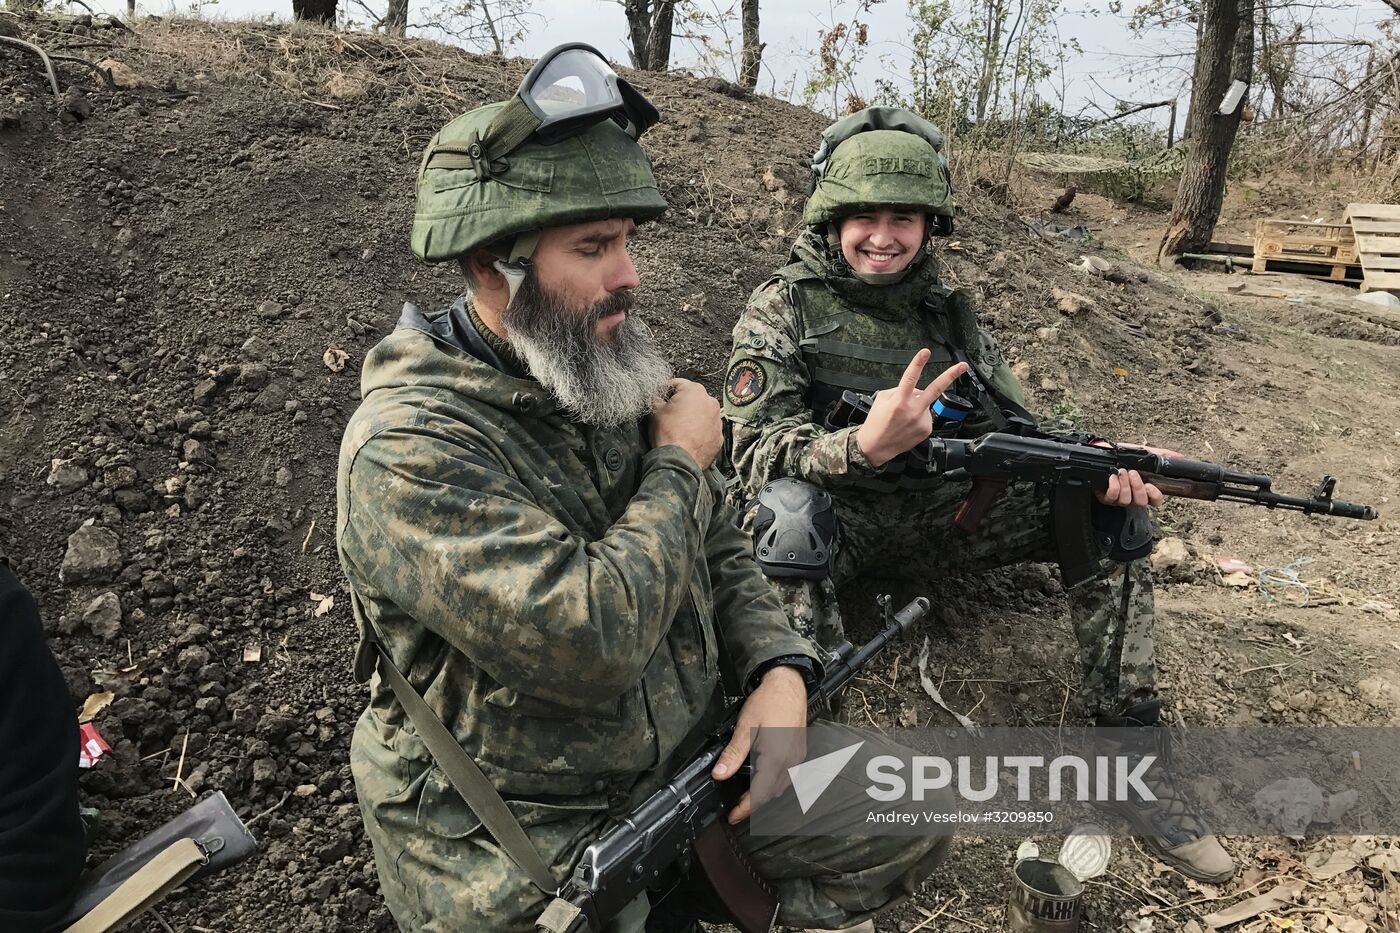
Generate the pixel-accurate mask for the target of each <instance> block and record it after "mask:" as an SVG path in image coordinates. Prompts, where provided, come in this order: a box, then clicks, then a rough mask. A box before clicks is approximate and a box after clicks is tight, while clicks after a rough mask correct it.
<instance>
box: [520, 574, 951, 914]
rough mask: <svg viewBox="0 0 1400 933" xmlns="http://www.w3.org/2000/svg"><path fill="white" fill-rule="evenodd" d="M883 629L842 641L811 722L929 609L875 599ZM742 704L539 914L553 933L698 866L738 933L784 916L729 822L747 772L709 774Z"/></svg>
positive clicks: (816, 696) (586, 856)
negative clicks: (858, 640) (858, 641)
mask: <svg viewBox="0 0 1400 933" xmlns="http://www.w3.org/2000/svg"><path fill="white" fill-rule="evenodd" d="M877 603H878V604H879V606H880V608H881V609H882V611H883V612H884V617H885V627H884V628H883V629H882V630H881V631H880V632H879V633H878V634H876V636H875V637H874V638H872V639H871V640H870V641H868V642H866V643H865V644H864V645H862V646H861V647H859V648H855V647H853V646H852V645H851V644H850V643H849V642H844V643H842V644H841V646H840V647H838V648H836V649H835V650H834V651H832V652H831V655H830V657H828V658H827V660H826V664H825V674H824V676H823V677H822V681H821V683H820V684H819V685H818V686H817V687H815V688H814V689H813V690H812V693H811V696H810V697H809V700H808V706H807V710H808V716H809V718H815V717H817V716H818V715H820V714H821V713H823V712H825V711H826V710H828V709H829V708H830V703H831V701H832V699H833V698H834V697H835V696H836V695H837V694H838V693H840V691H841V688H843V687H844V686H845V685H846V684H847V683H848V682H849V681H850V680H851V679H852V678H853V677H855V676H856V674H858V673H860V671H861V670H862V669H864V667H865V665H866V664H867V663H869V661H870V659H871V658H873V657H874V656H875V655H877V654H879V653H880V652H881V651H883V650H884V648H885V646H886V645H887V644H889V642H891V641H892V640H894V639H895V638H898V637H899V636H901V635H903V634H904V633H905V632H907V631H909V629H910V628H911V627H913V625H914V623H915V622H917V621H919V619H921V618H923V616H924V614H925V613H926V612H928V608H929V604H928V600H927V599H924V598H923V597H922V596H920V597H918V598H917V599H915V600H914V601H913V602H911V603H909V605H907V606H905V607H904V608H903V609H901V610H899V611H898V612H893V611H892V607H891V603H890V598H889V597H888V596H882V597H880V599H878V600H877ZM737 719H738V706H736V707H735V708H734V709H732V710H730V712H729V715H728V716H726V718H725V720H724V723H723V725H722V726H720V728H719V729H717V730H716V731H715V733H714V735H713V736H712V737H711V738H709V739H708V740H707V741H706V743H705V745H704V747H703V748H702V749H701V750H700V752H699V753H698V754H697V755H696V756H695V757H694V758H692V759H691V760H690V762H689V763H687V764H686V765H685V766H684V767H683V768H681V769H680V771H679V773H677V774H676V776H675V777H674V778H672V779H671V781H670V782H669V783H667V784H666V786H665V787H663V788H661V789H660V790H658V791H656V792H655V793H654V794H652V795H651V796H650V797H648V798H647V799H646V800H645V801H644V802H643V803H642V804H641V805H640V806H638V807H637V808H636V809H635V810H633V811H632V812H631V813H628V814H627V815H626V816H625V817H623V818H622V819H621V820H620V821H618V823H617V824H616V825H615V826H613V827H612V828H611V829H609V830H608V831H607V832H605V833H604V834H603V835H602V836H600V837H599V838H598V840H597V841H596V842H594V843H593V844H592V845H590V846H589V847H588V848H587V849H585V850H584V852H583V857H582V858H581V859H580V860H579V863H578V865H577V867H575V869H574V874H573V877H572V878H571V879H570V880H569V881H568V882H567V883H566V884H565V885H564V887H563V888H562V889H560V891H559V896H558V897H557V898H556V899H555V900H554V901H553V902H552V903H551V904H550V905H549V907H548V908H547V909H546V910H545V912H544V914H543V915H541V917H540V920H539V923H538V926H537V929H538V930H540V931H547V933H600V931H601V930H602V929H603V928H604V927H605V926H607V924H608V922H609V921H610V920H612V919H613V918H614V917H616V916H617V915H618V914H619V913H620V912H621V911H622V909H623V908H624V907H626V906H627V905H628V904H629V903H631V902H632V901H633V900H634V899H635V898H636V897H637V895H639V894H641V893H642V892H643V891H649V890H650V891H652V892H655V890H656V886H658V885H660V884H663V883H664V880H665V879H668V878H674V879H676V880H679V878H680V877H682V876H683V875H684V874H685V873H687V872H688V871H689V870H690V868H691V867H692V865H694V864H698V865H699V867H700V869H701V871H703V872H704V873H705V877H706V878H707V879H709V882H710V885H711V887H713V888H714V890H715V893H716V894H717V895H718V896H719V899H720V900H721V901H722V902H723V903H724V906H725V907H726V909H728V911H729V913H730V914H731V916H732V922H733V923H734V925H735V926H736V927H737V928H738V929H739V930H740V931H741V933H767V931H769V930H770V929H772V927H773V923H774V920H775V919H776V918H777V915H778V897H777V894H776V892H775V891H774V890H773V889H772V887H770V886H769V885H768V883H767V882H766V881H765V880H764V879H763V878H761V877H759V876H758V874H757V873H756V872H755V871H754V869H753V867H752V866H751V865H750V864H749V861H748V858H747V857H746V856H745V855H744V853H743V852H742V851H741V850H740V849H739V845H738V841H737V839H736V838H735V837H734V833H733V830H731V829H730V827H729V823H728V822H726V820H725V815H726V814H727V813H728V812H729V810H730V809H731V808H733V806H734V805H735V804H736V803H737V802H738V800H739V797H740V796H741V795H742V794H743V792H744V791H745V790H747V789H748V786H749V776H750V771H749V766H748V765H747V764H746V765H745V766H744V768H743V769H742V770H741V771H740V772H739V773H738V774H735V775H733V776H732V777H730V778H728V779H726V780H723V781H716V780H715V779H714V778H713V777H711V776H710V772H711V770H712V769H713V768H714V766H715V761H717V760H718V759H719V756H720V752H722V751H724V748H725V746H727V745H728V744H729V740H730V737H731V736H732V735H733V734H734V726H735V723H736V721H737Z"/></svg>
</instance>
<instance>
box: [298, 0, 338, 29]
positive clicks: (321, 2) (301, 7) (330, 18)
mask: <svg viewBox="0 0 1400 933" xmlns="http://www.w3.org/2000/svg"><path fill="white" fill-rule="evenodd" d="M335 4H336V0H292V15H293V16H295V17H296V18H297V19H309V20H312V21H314V22H318V23H324V24H326V25H327V26H334V25H335Z"/></svg>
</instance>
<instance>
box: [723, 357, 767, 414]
mask: <svg viewBox="0 0 1400 933" xmlns="http://www.w3.org/2000/svg"><path fill="white" fill-rule="evenodd" d="M767 388H768V371H767V370H766V369H765V368H764V366H763V364H762V363H761V362H759V361H758V360H755V359H751V358H749V357H743V358H742V359H737V360H735V361H734V365H733V366H730V367H729V377H728V378H727V379H726V380H725V382H724V397H725V399H726V400H728V402H729V404H731V405H733V406H734V407H735V408H743V407H744V406H745V405H749V404H751V403H753V402H755V401H757V400H758V397H759V396H760V395H762V394H763V393H764V391H765V390H767Z"/></svg>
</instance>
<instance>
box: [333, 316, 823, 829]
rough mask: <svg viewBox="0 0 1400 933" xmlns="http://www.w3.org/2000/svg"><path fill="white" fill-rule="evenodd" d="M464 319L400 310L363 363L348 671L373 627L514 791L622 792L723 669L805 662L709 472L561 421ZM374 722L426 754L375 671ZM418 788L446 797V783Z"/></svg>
mask: <svg viewBox="0 0 1400 933" xmlns="http://www.w3.org/2000/svg"><path fill="white" fill-rule="evenodd" d="M462 312H463V305H462V303H461V302H459V303H458V304H457V305H456V306H454V308H453V309H450V311H448V312H442V313H439V314H437V315H431V316H427V315H423V314H421V313H419V312H418V311H417V309H415V308H413V307H412V306H408V307H407V308H405V314H404V318H403V319H402V320H401V321H400V323H399V327H398V328H397V329H396V330H395V331H394V332H393V333H392V334H390V335H389V336H388V337H386V338H385V339H384V340H383V341H381V342H380V343H379V345H378V346H376V347H375V348H374V349H373V350H372V351H371V352H370V354H369V355H368V357H367V358H366V360H365V365H364V372H363V375H362V394H363V399H364V400H363V403H362V404H361V405H360V407H359V409H358V410H357V411H356V413H355V415H354V417H353V418H352V419H351V421H350V424H349V426H348V427H347V428H346V431H345V437H344V440H343V442H342V445H341V452H340V470H339V476H338V480H337V498H338V513H339V514H338V520H337V535H338V544H339V549H340V559H341V564H342V566H343V568H344V570H345V574H346V576H347V578H348V579H349V583H350V588H351V591H352V593H353V596H354V599H353V605H354V610H355V618H356V623H357V625H358V626H359V628H360V634H361V655H360V657H358V658H357V673H358V674H359V675H360V676H361V678H364V677H368V675H369V671H370V670H371V669H372V656H366V652H365V651H364V648H365V642H364V638H363V636H364V633H365V631H366V629H367V627H368V626H371V625H372V626H374V628H375V630H376V631H377V632H378V633H379V636H380V639H381V641H382V642H383V644H384V645H385V647H386V648H387V649H388V652H389V654H390V656H391V657H392V658H393V659H394V661H395V663H396V664H397V665H398V667H399V669H400V670H401V671H403V673H404V674H405V676H406V677H407V678H408V679H409V681H410V682H411V683H413V685H414V686H415V687H416V688H417V689H418V690H419V692H420V693H421V694H422V695H423V696H424V698H425V699H426V700H427V702H428V704H429V705H430V706H431V707H432V708H433V709H434V710H435V711H436V712H437V713H438V715H439V717H440V718H441V719H442V720H443V722H444V723H446V725H447V726H448V728H449V729H450V730H451V731H452V733H453V734H454V736H456V738H457V740H458V741H459V742H460V743H461V744H462V746H463V747H464V748H465V749H466V750H467V751H468V752H469V753H471V754H472V755H473V756H474V757H475V758H476V759H477V760H478V761H479V762H480V763H481V765H482V767H483V770H485V771H486V772H487V774H488V775H490V776H491V778H492V780H493V781H494V782H495V784H496V785H497V787H498V788H499V789H500V790H501V792H502V793H503V794H505V795H507V796H510V795H512V794H514V795H540V794H565V795H576V794H596V793H598V792H600V791H603V790H605V789H606V790H614V789H616V788H619V787H621V788H626V787H627V786H628V785H629V784H630V782H631V781H632V779H633V778H635V777H636V776H637V775H638V774H640V773H642V772H643V771H645V770H647V769H650V768H653V767H655V766H656V765H658V764H659V763H661V762H664V761H666V760H667V758H668V757H669V756H670V755H671V754H672V753H673V752H674V751H675V750H676V749H677V748H678V746H680V745H681V743H682V741H683V740H684V739H685V738H686V737H687V736H689V735H690V734H691V733H692V731H693V730H694V729H695V728H696V727H697V725H699V724H700V723H701V722H702V721H706V720H707V719H708V717H710V716H712V715H713V714H714V713H716V712H717V710H718V708H719V707H720V706H721V705H722V700H723V696H722V691H721V690H720V689H719V683H720V671H721V662H724V663H725V664H728V665H732V674H733V676H734V677H735V678H736V681H737V683H738V684H740V685H743V684H747V683H749V678H750V677H751V675H752V674H753V673H754V672H755V671H756V669H757V668H758V667H759V666H760V665H762V664H763V663H764V662H765V661H769V660H772V659H774V658H777V657H779V656H783V655H803V656H807V657H812V658H816V657H817V651H816V648H815V647H814V646H813V645H812V644H811V643H810V642H808V641H806V640H805V639H802V638H800V637H799V636H797V635H795V634H794V633H793V632H792V631H791V629H790V628H789V627H788V625H787V623H786V622H785V621H784V617H783V614H782V611H781V609H780V607H779V605H778V602H777V599H776V597H775V596H774V595H773V593H772V591H771V590H770V588H769V587H768V585H767V583H766V582H765V581H764V578H763V577H762V576H761V575H760V573H759V571H758V569H757V566H756V565H755V564H754V562H753V559H752V556H751V553H750V544H749V540H748V538H747V537H746V536H745V535H743V534H742V533H741V532H740V531H738V529H737V528H736V527H735V523H734V520H733V513H732V512H731V511H730V510H728V509H727V508H726V507H725V505H724V503H723V501H722V496H721V495H720V484H719V481H718V479H717V478H716V474H715V473H714V472H713V471H710V472H702V471H701V470H700V469H699V467H698V466H697V465H696V463H695V461H694V460H693V459H692V458H691V457H690V455H689V454H687V453H686V452H684V451H683V450H681V449H680V448H678V447H673V446H667V447H661V448H657V449H649V447H648V444H647V441H646V438H645V437H644V435H643V432H642V429H641V426H640V425H639V424H629V425H626V426H624V427H621V428H617V429H595V428H592V427H589V426H587V425H582V424H578V423H576V422H574V421H572V420H570V419H569V418H567V417H565V416H564V415H563V414H562V413H561V412H559V411H557V410H556V407H555V404H554V402H553V400H552V399H551V398H550V397H549V396H548V395H547V394H546V392H545V391H544V390H543V388H542V387H541V386H540V385H539V384H538V383H537V382H535V381H533V380H531V379H529V378H524V377H521V376H519V375H512V374H510V373H508V372H505V371H502V368H498V367H501V365H502V364H501V361H500V360H499V358H497V357H495V354H493V353H492V352H491V351H490V349H489V348H487V347H486V346H485V345H484V343H483V342H482V340H481V337H480V335H479V334H478V333H477V332H476V330H475V329H474V328H473V327H472V326H471V323H470V320H469V319H468V318H467V316H466V315H465V314H463V313H462ZM487 360H491V361H493V362H494V363H495V364H496V365H492V363H491V362H487ZM505 368H506V369H509V367H508V366H506V367H505ZM725 669H726V670H729V668H725ZM366 716H367V717H369V718H370V719H372V721H373V727H374V730H375V731H376V732H377V734H378V736H379V738H380V739H381V740H382V741H383V742H384V743H385V745H386V746H388V747H390V748H396V749H397V748H415V749H418V750H419V752H418V753H419V754H421V748H422V746H421V745H420V744H418V743H416V742H414V743H408V742H401V741H399V737H398V733H399V732H400V731H401V730H403V729H404V728H405V726H406V723H405V720H404V714H403V711H402V708H401V707H400V706H399V705H398V703H397V701H396V700H395V698H394V696H393V693H392V691H391V690H390V689H389V687H388V685H387V684H384V683H380V681H379V679H378V678H377V677H376V678H375V679H374V681H373V682H372V687H371V698H370V707H369V710H368V711H367V713H366ZM409 754H412V753H409ZM387 783H392V782H386V786H387ZM427 785H428V786H427V789H426V790H425V791H424V793H425V795H426V794H438V795H445V796H446V797H448V798H451V797H452V796H453V791H452V790H451V789H450V787H449V786H448V785H447V783H446V782H445V780H443V779H442V775H441V773H440V772H436V771H435V772H434V775H433V776H432V777H431V778H430V780H429V781H428V782H427ZM396 786H397V785H395V787H389V788H388V791H389V792H392V791H393V790H394V789H395V788H396ZM363 793H364V792H363V791H362V794H363ZM430 804H431V802H430V801H427V800H426V799H425V800H424V801H423V803H422V804H421V805H420V811H421V810H422V808H423V807H425V806H430Z"/></svg>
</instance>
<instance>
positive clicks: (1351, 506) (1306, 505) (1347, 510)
mask: <svg viewBox="0 0 1400 933" xmlns="http://www.w3.org/2000/svg"><path fill="white" fill-rule="evenodd" d="M1220 498H1221V499H1229V500H1233V501H1235V502H1253V503H1255V504H1256V505H1262V506H1264V507H1266V508H1270V509H1287V510H1289V511H1292V512H1303V513H1305V514H1308V515H1335V516H1337V517H1338V518H1357V519H1361V520H1362V521H1371V520H1373V519H1376V518H1379V517H1380V513H1378V512H1377V511H1376V510H1375V509H1374V508H1372V507H1371V506H1369V505H1362V504H1360V503H1358V502H1343V501H1342V500H1341V499H1309V498H1305V497H1303V496H1284V495H1280V494H1279V493H1276V492H1273V491H1271V490H1268V489H1236V488H1234V487H1231V486H1226V487H1225V488H1223V489H1221V490H1220Z"/></svg>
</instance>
